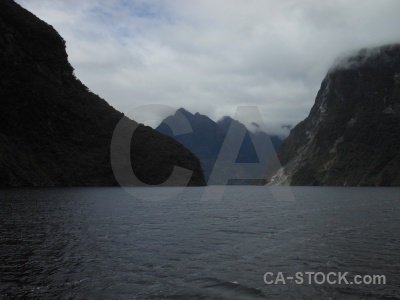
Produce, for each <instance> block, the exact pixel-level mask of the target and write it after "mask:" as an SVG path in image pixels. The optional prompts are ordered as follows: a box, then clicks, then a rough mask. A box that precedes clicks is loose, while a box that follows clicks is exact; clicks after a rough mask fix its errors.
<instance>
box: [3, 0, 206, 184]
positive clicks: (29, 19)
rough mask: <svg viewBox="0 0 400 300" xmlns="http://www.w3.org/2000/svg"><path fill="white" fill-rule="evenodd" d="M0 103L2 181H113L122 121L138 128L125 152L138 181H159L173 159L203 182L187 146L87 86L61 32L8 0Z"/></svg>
mask: <svg viewBox="0 0 400 300" xmlns="http://www.w3.org/2000/svg"><path fill="white" fill-rule="evenodd" d="M104 76H107V74H104ZM0 107H1V109H0V186H98V185H107V186H108V185H116V184H117V181H116V179H115V177H114V174H113V169H112V165H111V161H110V145H111V141H112V137H113V132H114V129H115V128H116V126H117V124H118V123H119V121H120V120H123V121H124V122H123V123H124V125H125V126H126V128H128V127H130V128H134V127H137V128H136V130H135V132H134V134H133V137H132V141H131V150H130V156H131V161H132V168H133V171H134V172H135V174H136V175H137V177H138V178H139V179H140V180H141V181H143V182H145V183H147V184H159V183H162V182H163V181H165V180H166V179H167V178H168V177H169V176H170V173H171V172H172V169H173V167H174V165H177V166H181V167H183V168H186V169H189V170H192V171H193V174H192V176H191V178H190V183H189V184H190V185H204V184H205V181H204V176H203V173H202V170H201V166H200V162H199V160H198V159H197V158H196V157H195V156H194V155H193V154H192V153H191V152H190V151H189V150H187V149H186V148H184V147H183V146H182V145H181V144H179V143H177V142H175V141H174V140H173V139H171V138H169V137H166V136H164V135H162V134H160V133H158V132H156V131H155V130H153V129H151V128H149V127H146V126H143V125H138V124H137V123H136V122H134V121H131V120H129V119H127V118H126V117H124V115H123V114H122V113H120V112H118V111H116V110H115V109H114V108H113V107H111V106H110V105H109V104H108V103H107V102H106V101H104V100H103V99H101V98H100V97H99V96H97V95H95V94H93V93H92V92H90V91H89V90H88V88H87V87H86V86H85V85H83V84H82V83H81V82H80V81H79V79H77V78H76V77H75V75H74V72H73V68H72V66H71V65H70V64H69V62H68V57H67V53H66V50H65V41H64V40H63V39H62V37H61V36H60V35H59V34H58V33H57V32H56V31H55V30H54V29H53V27H52V26H50V25H48V24H46V23H45V22H43V21H41V20H40V19H38V18H37V17H36V16H35V15H33V14H32V13H30V12H29V11H27V10H25V9H24V8H22V7H21V6H19V5H18V4H16V3H15V2H14V1H11V0H2V1H0ZM128 138H129V139H130V136H129V137H128ZM117 153H118V151H117ZM181 183H182V182H179V181H177V182H175V183H173V184H175V185H180V184H181ZM126 184H127V185H129V184H130V183H129V182H126ZM135 184H141V183H137V182H136V183H135Z"/></svg>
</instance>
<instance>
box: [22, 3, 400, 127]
mask: <svg viewBox="0 0 400 300" xmlns="http://www.w3.org/2000/svg"><path fill="white" fill-rule="evenodd" d="M17 2H18V3H19V4H21V5H22V6H23V7H25V8H27V9H28V10H30V11H31V12H33V13H34V14H36V15H37V16H38V17H39V18H41V19H43V20H45V21H46V22H48V23H49V24H51V25H53V27H54V28H55V29H56V30H57V31H58V32H59V33H60V34H61V35H62V36H63V37H64V39H65V40H66V41H67V52H68V54H69V59H70V62H71V64H72V65H73V67H74V68H75V74H76V75H77V77H78V78H80V79H81V80H82V82H83V83H85V85H87V86H88V87H89V88H90V89H91V90H92V91H93V92H95V93H96V94H99V95H100V96H101V97H103V98H105V99H106V100H107V101H108V102H109V103H110V104H111V105H112V106H114V107H115V108H116V109H118V110H120V111H123V112H124V111H125V112H126V111H129V110H130V109H131V108H133V107H136V106H139V105H145V104H152V103H160V104H167V105H170V106H173V107H176V108H179V107H185V108H186V109H188V110H189V111H191V112H196V111H198V112H200V113H202V114H206V115H208V116H210V117H211V118H212V119H214V120H217V119H219V118H221V117H222V116H224V115H230V116H233V114H234V113H235V111H236V108H237V106H239V105H255V106H257V107H258V108H259V110H260V111H261V113H262V116H263V119H264V122H265V123H266V125H267V129H268V131H269V132H270V133H279V134H286V133H287V127H285V125H295V124H297V123H298V122H299V121H301V120H302V119H304V118H305V117H306V116H307V114H308V112H309V110H310V108H311V106H312V104H313V103H314V99H315V96H316V94H317V91H318V89H319V86H320V83H321V81H322V79H323V77H324V76H325V74H326V73H327V72H328V70H329V68H330V67H331V65H332V63H333V61H334V60H335V58H336V57H338V56H340V55H341V54H342V53H347V52H348V51H351V50H356V49H359V48H364V47H373V46H378V45H381V44H387V43H393V42H400V31H399V30H398V28H399V27H400V1H397V0H386V1H383V2H382V1H375V0H364V1H361V0H351V1H334V2H333V1H317V0H306V1H294V0H285V1H273V0H269V1H255V0H253V1H232V0H229V1H228V0H221V1H209V0H204V1H187V0H171V1H161V0H150V1H133V0H132V1H128V0H125V1H123V0H91V1H77V0H74V1H64V0H17ZM249 121H250V122H251V120H249Z"/></svg>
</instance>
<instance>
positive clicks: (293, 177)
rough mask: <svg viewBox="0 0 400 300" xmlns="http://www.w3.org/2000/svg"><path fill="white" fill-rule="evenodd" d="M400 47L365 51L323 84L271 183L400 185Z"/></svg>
mask: <svg viewBox="0 0 400 300" xmlns="http://www.w3.org/2000/svg"><path fill="white" fill-rule="evenodd" d="M399 149H400V45H398V44H396V45H387V46H383V47H379V48H374V49H363V50H361V51H359V52H358V53H357V54H356V55H354V56H351V57H348V58H345V59H342V60H341V61H339V62H338V63H337V64H336V65H335V66H334V67H333V68H332V69H331V70H330V71H329V72H328V74H327V75H326V77H325V79H324V80H323V81H322V84H321V88H320V90H319V92H318V94H317V97H316V100H315V104H314V106H313V107H312V109H311V111H310V114H309V116H308V117H307V118H306V119H305V120H304V121H302V122H300V123H299V124H298V125H297V126H296V127H295V128H293V129H292V130H291V133H290V135H289V136H288V138H287V139H286V140H285V141H284V142H283V144H282V147H281V149H280V151H279V153H278V157H279V160H280V163H281V165H282V166H283V167H282V168H279V167H278V166H277V164H276V160H275V161H274V163H271V165H270V167H269V170H268V179H269V180H270V182H271V184H282V183H289V184H291V185H341V186H343V185H344V186H346V185H347V186H399V185H400V172H399V170H400V151H399Z"/></svg>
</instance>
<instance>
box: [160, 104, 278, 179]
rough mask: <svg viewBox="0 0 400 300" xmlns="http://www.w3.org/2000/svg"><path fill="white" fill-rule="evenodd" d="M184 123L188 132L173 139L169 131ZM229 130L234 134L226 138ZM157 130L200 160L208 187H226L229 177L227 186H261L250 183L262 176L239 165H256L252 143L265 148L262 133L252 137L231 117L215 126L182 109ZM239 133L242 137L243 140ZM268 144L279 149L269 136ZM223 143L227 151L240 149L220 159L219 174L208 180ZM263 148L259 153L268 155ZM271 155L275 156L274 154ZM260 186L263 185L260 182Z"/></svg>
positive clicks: (276, 138)
mask: <svg viewBox="0 0 400 300" xmlns="http://www.w3.org/2000/svg"><path fill="white" fill-rule="evenodd" d="M186 121H187V122H188V123H189V124H190V127H191V128H190V132H189V133H186V134H181V135H174V133H173V132H172V130H171V127H175V128H182V127H183V126H184V122H186ZM230 128H232V129H233V134H231V136H230V137H229V138H227V134H228V130H229V129H230ZM156 130H157V131H159V132H161V133H162V134H165V135H168V136H171V137H173V138H175V139H176V140H177V141H178V142H180V143H182V144H183V145H184V146H185V147H187V148H188V149H190V150H191V151H192V152H193V153H194V154H195V155H196V156H197V157H198V158H199V159H200V161H201V165H202V168H203V171H204V176H205V178H206V181H207V182H208V184H226V181H225V179H224V178H225V176H229V178H230V179H231V181H230V184H254V183H256V184H260V182H261V181H260V180H256V181H254V180H253V179H254V178H259V177H260V178H262V177H263V175H264V174H263V173H262V172H261V173H260V174H258V173H257V174H253V173H252V172H254V171H255V169H254V168H250V169H252V170H249V168H247V169H246V168H245V167H244V166H242V168H241V167H240V165H239V164H240V163H242V164H244V163H248V164H251V163H259V157H258V155H257V152H256V149H255V147H254V145H253V142H255V143H256V144H260V145H264V144H265V143H264V142H265V141H269V140H270V137H269V136H268V135H267V134H266V133H265V132H262V131H258V132H255V133H253V132H251V131H249V130H247V128H246V127H245V126H244V125H243V124H242V123H240V122H238V121H236V120H233V119H232V118H230V117H224V118H222V119H221V120H219V121H218V122H214V121H213V120H211V119H210V118H209V117H207V116H204V115H201V114H199V113H195V114H192V113H190V112H188V111H187V110H185V109H184V108H180V109H178V110H177V111H176V113H175V114H174V115H171V116H168V117H167V118H165V119H164V120H163V121H162V122H161V124H160V125H159V126H158V127H157V128H156ZM240 133H244V136H242V135H241V134H240ZM271 141H272V143H273V146H274V147H275V149H278V148H279V146H280V143H281V139H280V138H279V137H276V136H272V137H271ZM224 142H225V143H226V145H227V149H234V148H235V147H236V145H239V146H240V149H238V154H237V155H236V154H234V153H233V152H231V151H229V153H226V154H227V155H225V156H224V157H222V156H221V158H220V159H222V161H220V162H221V163H222V165H223V167H222V168H223V169H221V167H220V170H219V171H221V173H218V174H217V173H214V176H213V178H211V174H212V171H213V170H214V167H215V164H216V161H217V159H218V155H219V154H220V151H221V149H222V147H223V144H224ZM263 147H264V148H263V149H262V151H264V152H265V153H269V151H268V149H267V146H265V145H264V146H263ZM269 150H271V149H269ZM273 152H274V153H275V151H274V150H273ZM272 156H273V154H270V155H269V158H270V157H272ZM229 161H231V162H232V161H233V162H235V163H236V164H237V165H236V166H235V167H233V166H231V165H230V164H229V163H228V162H229ZM220 166H221V165H220ZM214 171H215V170H214ZM264 172H265V170H264ZM249 179H250V180H249ZM263 183H265V182H264V181H263Z"/></svg>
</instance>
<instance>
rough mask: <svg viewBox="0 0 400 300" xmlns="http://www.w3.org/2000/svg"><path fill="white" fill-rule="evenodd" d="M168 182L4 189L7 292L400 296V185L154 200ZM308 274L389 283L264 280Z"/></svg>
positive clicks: (2, 247) (1, 268)
mask: <svg viewBox="0 0 400 300" xmlns="http://www.w3.org/2000/svg"><path fill="white" fill-rule="evenodd" d="M167 189H168V188H157V189H154V188H151V189H145V188H137V189H132V190H131V191H132V192H133V193H134V194H135V193H137V194H138V195H139V194H140V195H141V197H140V198H141V199H135V198H134V197H132V196H131V195H129V194H127V193H126V192H125V191H124V190H122V189H120V188H54V189H19V190H2V191H0V205H1V209H0V272H1V273H0V299H15V298H23V299H400V251H399V250H400V239H399V234H400V205H399V204H400V202H399V201H400V189H397V188H329V187H294V188H292V191H293V194H294V196H295V199H296V201H277V200H276V199H274V198H273V197H272V196H271V193H270V192H269V189H268V187H244V186H242V187H229V188H228V189H226V190H225V194H224V197H223V199H221V200H219V201H212V200H209V201H202V200H201V195H202V193H203V191H204V188H187V189H185V190H184V192H183V193H181V194H179V195H178V196H176V197H174V198H173V199H166V200H158V201H154V200H145V199H144V197H143V195H145V194H146V193H150V194H151V193H158V194H160V195H162V194H163V193H164V191H167ZM169 189H171V188H169ZM143 199H144V200H143ZM307 271H310V272H323V273H325V274H327V273H329V272H349V276H350V278H351V277H352V276H354V275H357V274H359V275H375V274H378V275H381V274H383V275H385V276H386V281H387V282H386V284H385V285H345V284H340V285H338V284H336V285H329V284H316V283H313V284H307V283H304V284H301V285H298V284H296V283H295V282H293V281H292V282H290V281H287V282H286V283H287V284H282V283H280V284H277V285H267V284H266V283H265V282H264V274H265V273H266V272H273V273H274V274H277V273H278V272H283V273H284V274H285V276H294V275H295V273H296V272H307ZM271 278H272V277H271ZM271 278H269V279H271Z"/></svg>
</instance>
